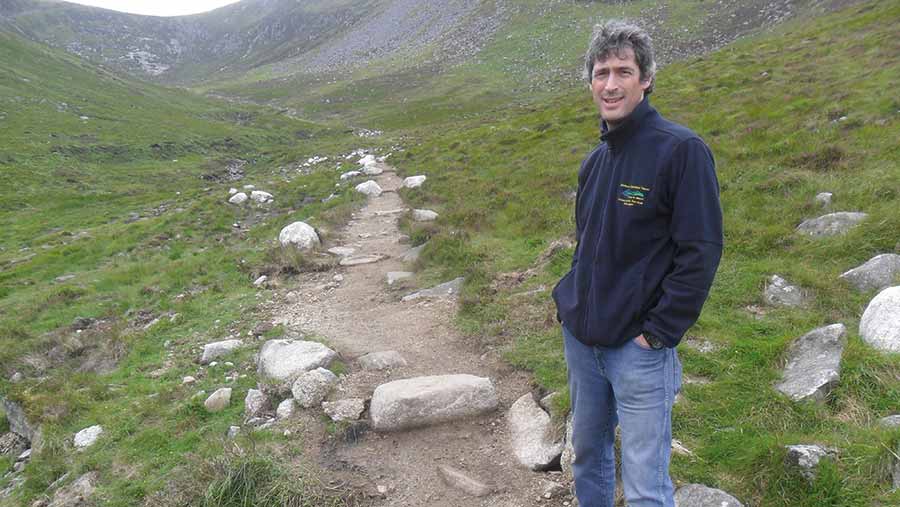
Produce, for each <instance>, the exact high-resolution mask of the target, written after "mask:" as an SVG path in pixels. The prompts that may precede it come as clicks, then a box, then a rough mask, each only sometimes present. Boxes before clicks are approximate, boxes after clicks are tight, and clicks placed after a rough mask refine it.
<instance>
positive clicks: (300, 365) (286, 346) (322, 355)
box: [257, 339, 337, 382]
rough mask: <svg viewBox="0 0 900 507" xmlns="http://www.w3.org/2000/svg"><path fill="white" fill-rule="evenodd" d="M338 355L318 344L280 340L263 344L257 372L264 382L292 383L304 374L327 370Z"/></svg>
mask: <svg viewBox="0 0 900 507" xmlns="http://www.w3.org/2000/svg"><path fill="white" fill-rule="evenodd" d="M335 357H337V353H336V352H335V351H333V350H331V349H330V348H328V347H326V346H325V345H322V344H321V343H318V342H309V341H303V340H292V339H280V340H269V341H267V342H266V343H264V344H263V346H262V349H260V351H259V359H258V360H257V372H258V373H259V376H260V377H262V378H263V380H269V381H272V380H274V381H279V382H290V381H293V380H294V379H295V378H296V377H297V376H298V375H300V374H301V373H303V372H306V371H309V370H314V369H316V368H319V367H322V368H325V367H327V366H328V365H329V364H331V361H333V360H334V358H335Z"/></svg>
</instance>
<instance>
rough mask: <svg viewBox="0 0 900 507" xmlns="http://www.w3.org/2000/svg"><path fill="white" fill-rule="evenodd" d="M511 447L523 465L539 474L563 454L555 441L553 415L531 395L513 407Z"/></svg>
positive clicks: (510, 429)
mask: <svg viewBox="0 0 900 507" xmlns="http://www.w3.org/2000/svg"><path fill="white" fill-rule="evenodd" d="M507 422H508V424H509V436H510V443H511V444H512V449H513V453H514V454H515V456H516V459H518V460H519V463H520V464H521V465H523V466H525V467H528V468H529V469H531V470H534V471H536V472H540V471H544V470H547V468H548V467H549V465H550V464H551V463H552V462H553V461H555V460H557V459H558V458H559V456H560V455H561V454H562V451H563V442H560V441H556V440H554V439H553V428H552V426H551V424H550V415H549V414H547V412H544V410H543V409H542V408H541V407H540V406H539V405H538V404H537V402H535V401H534V397H533V396H532V395H531V393H528V394H526V395H524V396H522V397H521V398H519V399H518V400H516V402H515V403H513V405H512V407H510V409H509V414H508V415H507Z"/></svg>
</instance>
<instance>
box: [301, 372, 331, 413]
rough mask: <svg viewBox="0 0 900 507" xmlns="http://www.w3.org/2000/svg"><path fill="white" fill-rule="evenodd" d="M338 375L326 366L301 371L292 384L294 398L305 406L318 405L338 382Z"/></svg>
mask: <svg viewBox="0 0 900 507" xmlns="http://www.w3.org/2000/svg"><path fill="white" fill-rule="evenodd" d="M337 382H338V378H337V375H335V374H334V373H331V372H330V371H328V370H326V369H325V368H316V369H315V370H310V371H307V372H304V373H301V374H300V376H299V377H297V380H295V381H294V384H293V385H292V386H291V393H292V394H293V395H294V400H296V402H297V404H298V405H300V406H301V407H303V408H312V407H317V406H319V405H320V404H321V403H322V400H324V399H325V397H326V396H328V392H329V391H331V388H332V387H334V385H335V384H337Z"/></svg>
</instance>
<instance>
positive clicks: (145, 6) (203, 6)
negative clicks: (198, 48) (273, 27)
mask: <svg viewBox="0 0 900 507" xmlns="http://www.w3.org/2000/svg"><path fill="white" fill-rule="evenodd" d="M66 1H67V2H72V3H77V4H82V5H93V6H94V7H103V8H104V9H112V10H114V11H122V12H130V13H133V14H146V15H149V16H182V15H185V14H197V13H200V12H206V11H211V10H213V9H216V8H219V7H222V6H223V5H228V4H233V3H235V2H237V1H238V0H66Z"/></svg>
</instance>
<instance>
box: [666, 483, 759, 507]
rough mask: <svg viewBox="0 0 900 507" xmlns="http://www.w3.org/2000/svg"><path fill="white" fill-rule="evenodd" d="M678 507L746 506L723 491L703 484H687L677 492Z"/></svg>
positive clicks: (676, 503)
mask: <svg viewBox="0 0 900 507" xmlns="http://www.w3.org/2000/svg"><path fill="white" fill-rule="evenodd" d="M675 506H676V507H744V504H742V503H741V502H739V501H738V500H737V499H736V498H734V497H733V496H731V495H729V494H728V493H726V492H724V491H722V490H721V489H715V488H710V487H708V486H704V485H702V484H687V485H685V486H682V487H680V488H678V491H676V492H675Z"/></svg>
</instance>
